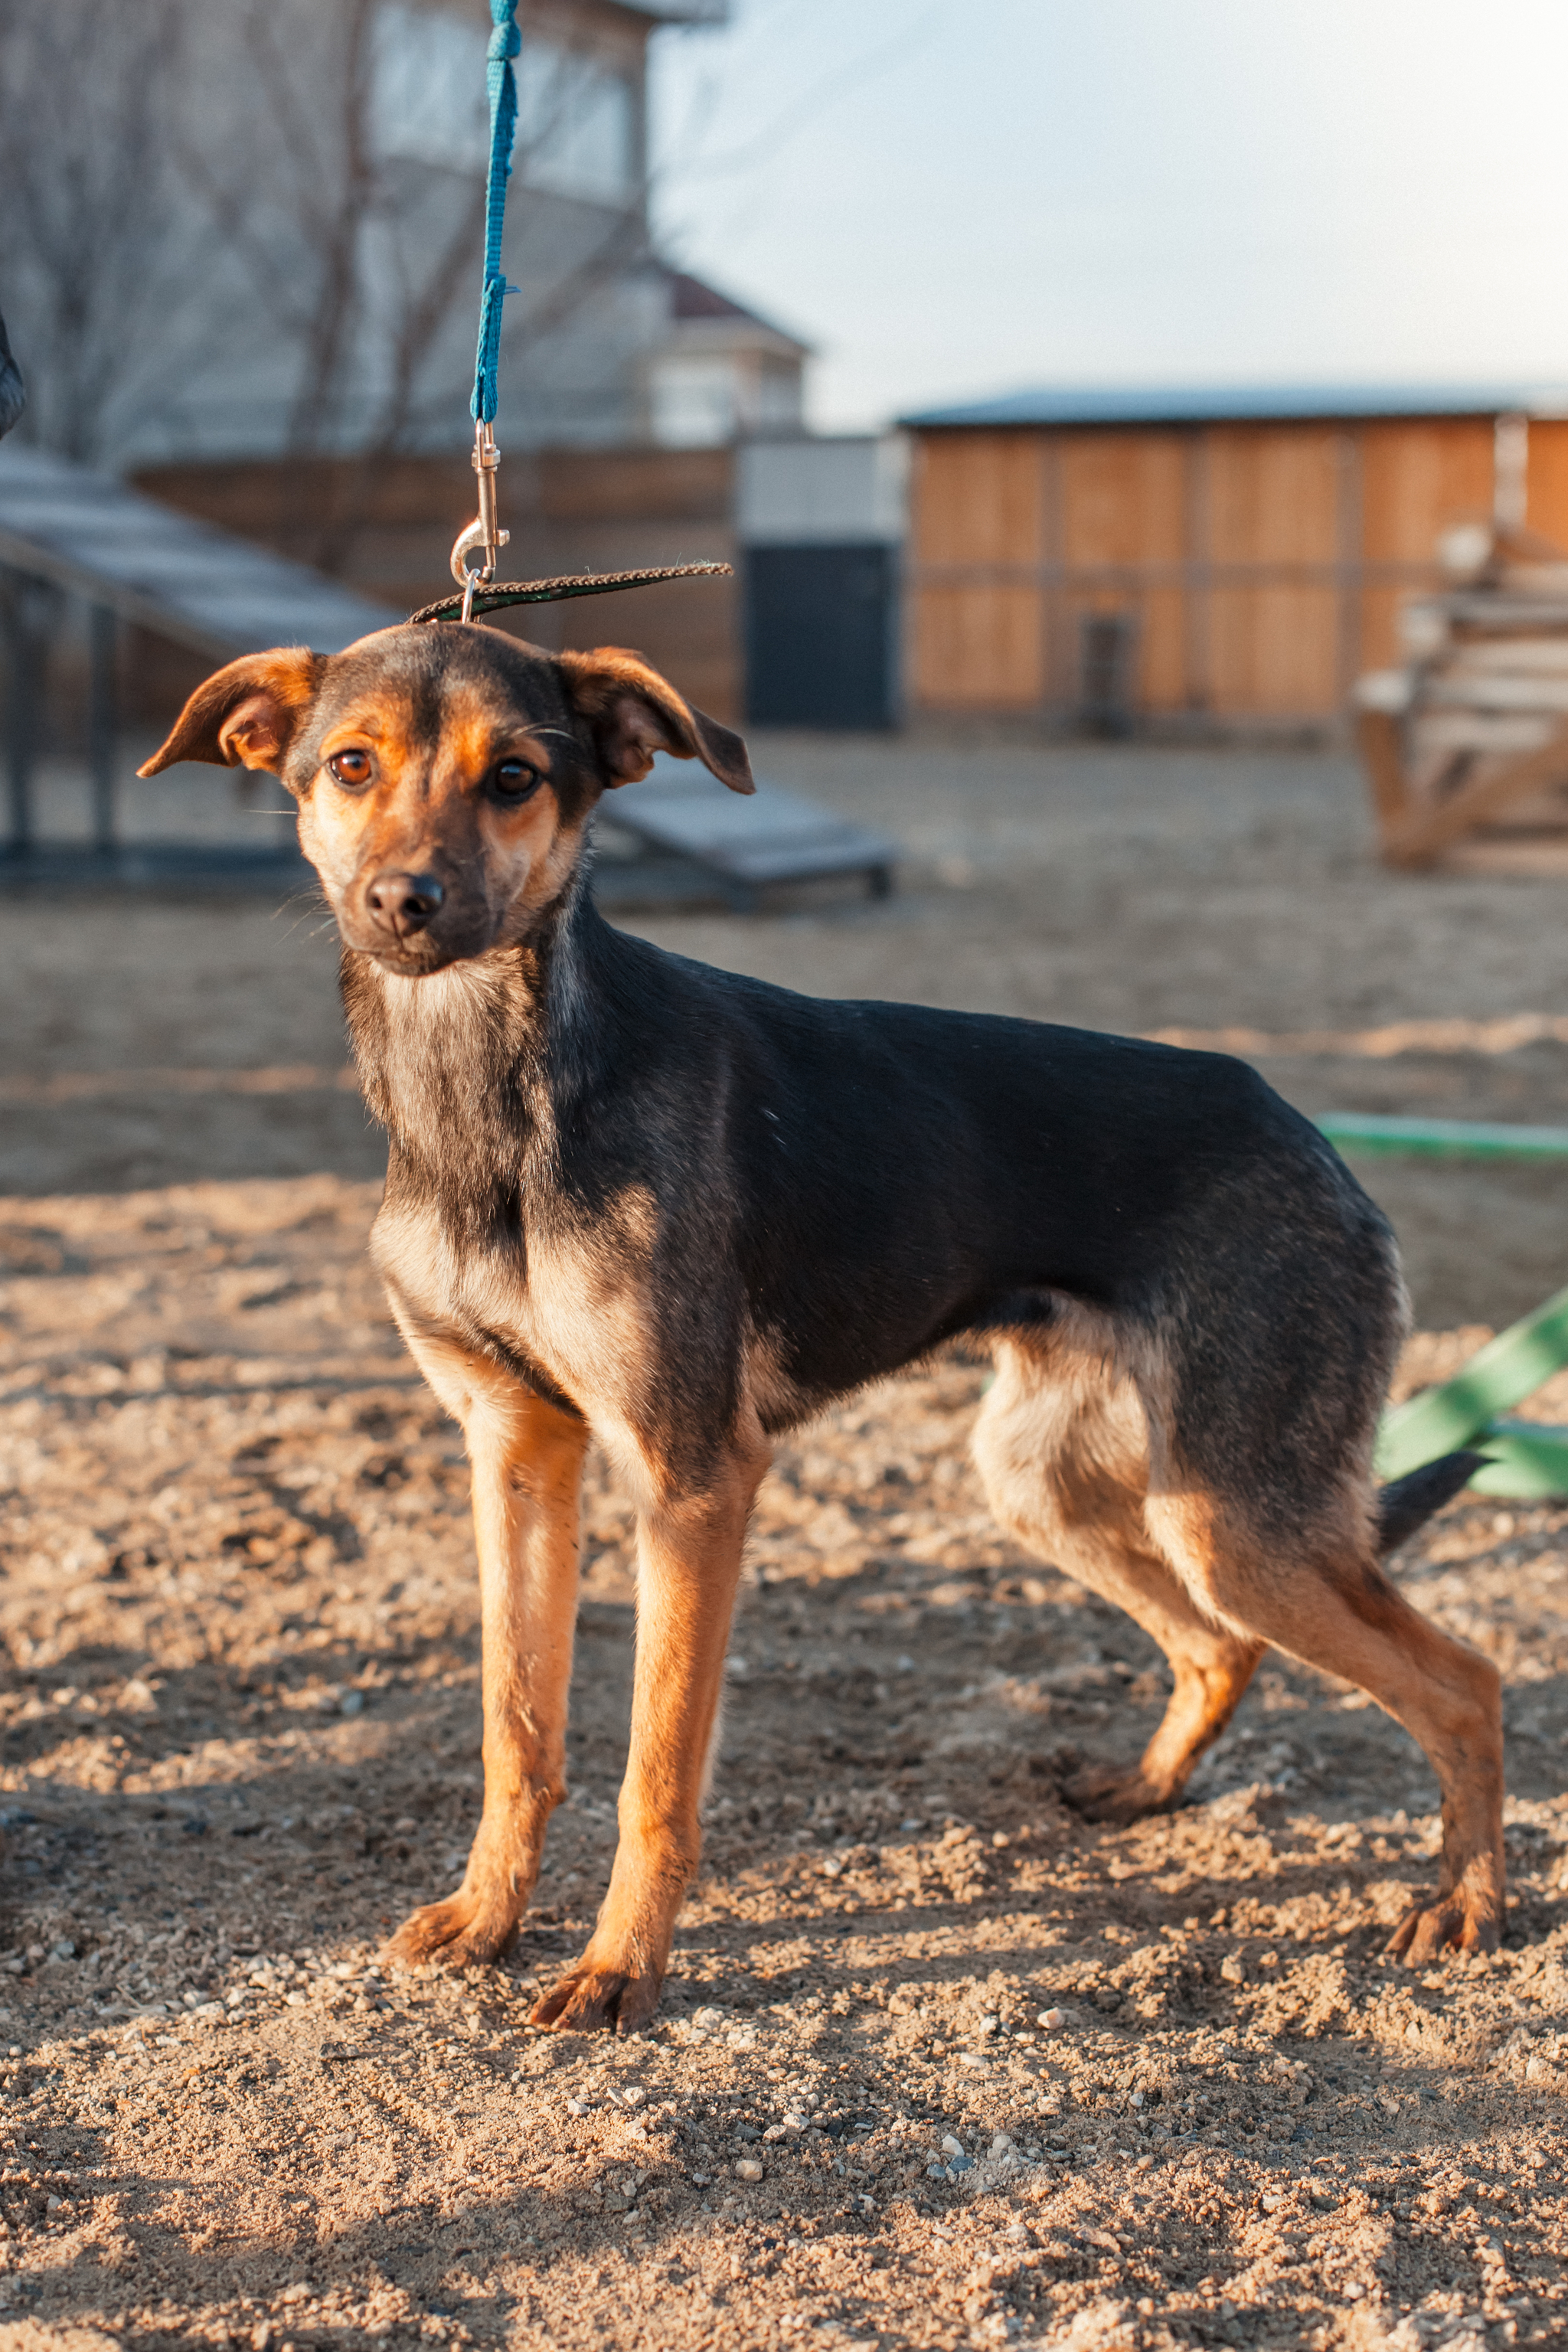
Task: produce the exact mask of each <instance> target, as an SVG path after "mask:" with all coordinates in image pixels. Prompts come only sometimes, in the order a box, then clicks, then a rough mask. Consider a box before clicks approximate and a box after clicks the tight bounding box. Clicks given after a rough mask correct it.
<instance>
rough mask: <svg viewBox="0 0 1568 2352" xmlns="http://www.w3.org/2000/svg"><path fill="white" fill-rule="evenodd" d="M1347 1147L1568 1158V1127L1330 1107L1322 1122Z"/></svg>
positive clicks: (1443, 1155)
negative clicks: (1493, 1123) (1497, 1123)
mask: <svg viewBox="0 0 1568 2352" xmlns="http://www.w3.org/2000/svg"><path fill="white" fill-rule="evenodd" d="M1317 1124H1318V1126H1319V1128H1320V1129H1321V1131H1322V1133H1323V1134H1324V1135H1326V1136H1327V1137H1328V1139H1329V1141H1330V1142H1331V1143H1333V1144H1337V1145H1338V1146H1339V1148H1340V1150H1342V1151H1405V1152H1416V1153H1419V1154H1421V1155H1422V1156H1423V1157H1424V1158H1432V1159H1442V1160H1563V1159H1568V1127H1489V1126H1488V1125H1487V1124H1486V1122H1485V1121H1484V1120H1481V1119H1471V1118H1379V1117H1378V1116H1377V1115H1376V1114H1375V1113H1373V1112H1372V1111H1360V1110H1330V1111H1325V1112H1324V1113H1323V1115H1322V1117H1321V1118H1320V1119H1319V1120H1318V1122H1317Z"/></svg>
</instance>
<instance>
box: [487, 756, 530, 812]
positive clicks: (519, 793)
mask: <svg viewBox="0 0 1568 2352" xmlns="http://www.w3.org/2000/svg"><path fill="white" fill-rule="evenodd" d="M539 783H540V774H539V771H538V769H537V768H531V767H530V766H529V765H528V763H527V761H523V760H501V761H498V762H497V764H496V765H495V767H493V768H492V769H491V770H490V790H491V792H493V793H494V794H495V796H496V798H497V799H498V800H502V801H509V802H510V803H512V805H513V806H514V807H515V806H516V804H517V803H518V802H519V801H525V800H527V798H528V796H529V794H530V793H532V792H536V791H537V790H538V788H539Z"/></svg>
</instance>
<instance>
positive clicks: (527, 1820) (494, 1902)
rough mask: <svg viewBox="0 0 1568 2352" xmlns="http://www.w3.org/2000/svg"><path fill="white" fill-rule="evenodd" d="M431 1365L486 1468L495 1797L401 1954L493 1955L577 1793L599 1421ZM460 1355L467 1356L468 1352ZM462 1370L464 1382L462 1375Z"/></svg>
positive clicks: (476, 1491) (488, 1731)
mask: <svg viewBox="0 0 1568 2352" xmlns="http://www.w3.org/2000/svg"><path fill="white" fill-rule="evenodd" d="M418 1352H419V1358H420V1364H421V1368H422V1370H424V1371H425V1372H426V1377H427V1378H429V1379H430V1381H431V1385H432V1386H433V1387H434V1388H435V1389H436V1391H437V1394H438V1395H439V1396H440V1397H441V1398H442V1400H443V1402H446V1403H448V1404H449V1405H450V1406H451V1409H452V1410H453V1411H454V1412H456V1413H457V1414H458V1418H459V1419H460V1420H461V1422H462V1423H463V1433H464V1435H465V1436H466V1438H467V1439H468V1458H469V1462H470V1464H471V1465H472V1477H473V1497H474V1536H475V1541H476V1545H477V1549H478V1551H479V1605H480V1613H481V1621H482V1628H483V1641H484V1663H483V1669H482V1676H483V1688H484V1759H485V1801H484V1811H483V1813H482V1815H481V1817H480V1821H479V1834H478V1836H477V1837H476V1838H475V1840H474V1843H473V1847H472V1850H471V1851H470V1853H469V1855H468V1869H467V1871H466V1872H465V1874H464V1877H463V1883H462V1885H461V1886H460V1887H459V1888H458V1892H457V1893H456V1895H451V1896H449V1897H448V1899H447V1901H446V1902H445V1903H431V1904H427V1905H426V1906H425V1907H424V1908H423V1909H422V1910H419V1911H416V1912H415V1913H414V1915H413V1916H412V1917H411V1918H409V1919H407V1920H405V1923H404V1925H403V1927H401V1928H400V1929H399V1931H398V1933H397V1934H396V1936H395V1937H394V1938H393V1941H392V1945H391V1950H392V1952H393V1954H394V1955H395V1957H396V1958H400V1959H405V1960H425V1959H430V1958H440V1959H441V1960H443V1961H445V1962H447V1963H450V1964H454V1965H457V1966H458V1967H460V1966H462V1965H463V1963H464V1962H466V1961H469V1960H490V1959H493V1958H495V1956H496V1954H497V1953H498V1952H499V1951H500V1949H501V1948H502V1946H503V1945H504V1944H505V1943H506V1942H507V1940H508V1938H509V1937H510V1935H511V1934H512V1931H513V1930H514V1928H515V1927H516V1926H517V1924H518V1921H519V1920H520V1919H521V1916H522V1915H523V1912H524V1911H525V1909H526V1908H527V1906H528V1898H529V1896H530V1895H531V1893H532V1891H533V1883H534V1880H535V1879H536V1878H537V1877H538V1875H539V1857H540V1852H541V1849H542V1846H543V1843H544V1832H545V1828H546V1825H547V1823H548V1822H549V1820H550V1816H551V1814H552V1812H553V1811H554V1810H555V1808H556V1806H557V1805H558V1804H559V1803H560V1802H561V1800H562V1798H563V1796H564V1795H565V1793H566V1706H567V1694H568V1690H569V1686H570V1685H571V1680H572V1636H573V1632H574V1626H575V1623H576V1613H577V1517H578V1499H579V1494H580V1490H581V1483H582V1473H583V1455H584V1451H585V1449H586V1447H587V1443H588V1432H587V1428H586V1425H585V1424H584V1423H583V1422H582V1421H580V1420H579V1419H577V1417H576V1416H575V1415H574V1414H571V1413H565V1412H560V1411H558V1410H557V1408H556V1407H555V1406H553V1405H550V1404H547V1403H545V1402H544V1401H543V1399H542V1398H541V1397H536V1396H532V1395H530V1394H529V1392H528V1391H526V1390H523V1389H521V1388H518V1387H516V1386H515V1385H514V1384H513V1383H512V1382H510V1381H506V1382H505V1383H504V1384H503V1383H502V1382H501V1381H500V1379H499V1378H498V1377H497V1376H496V1374H495V1373H494V1371H493V1370H491V1369H490V1368H489V1367H481V1366H477V1365H473V1364H470V1363H468V1362H467V1361H463V1362H461V1363H453V1362H449V1361H447V1360H446V1355H447V1351H445V1350H443V1351H441V1352H442V1359H443V1360H442V1361H440V1362H439V1363H438V1364H437V1363H434V1362H432V1361H431V1360H430V1357H431V1350H430V1349H429V1347H428V1345H427V1344H426V1345H425V1346H422V1347H421V1348H420V1349H419V1351H418ZM454 1353H455V1351H454ZM454 1375H457V1377H454Z"/></svg>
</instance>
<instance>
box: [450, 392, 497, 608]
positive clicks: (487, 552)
mask: <svg viewBox="0 0 1568 2352" xmlns="http://www.w3.org/2000/svg"><path fill="white" fill-rule="evenodd" d="M473 467H474V471H475V473H476V474H477V475H478V476H479V513H478V515H477V516H476V517H475V519H474V520H473V521H472V522H471V523H469V524H468V525H467V526H466V528H465V529H464V530H460V531H459V532H458V536H457V538H456V539H455V540H454V541H452V553H451V558H450V562H451V572H452V577H453V579H454V580H455V581H456V582H457V583H458V587H459V588H460V589H461V590H462V592H463V614H462V617H463V619H464V620H465V621H471V620H472V619H473V617H474V592H475V590H476V589H478V588H481V587H488V586H489V583H490V582H491V581H492V580H493V579H494V578H495V576H496V558H497V556H498V555H500V551H501V549H502V548H503V547H504V546H505V545H506V544H507V541H509V540H510V537H511V533H510V530H500V529H499V528H498V525H497V522H496V473H497V469H498V468H499V467H500V450H499V449H498V448H497V447H496V436H495V427H494V426H493V425H489V424H486V423H484V422H483V421H481V422H480V423H479V424H478V425H475V427H474V456H473ZM476 550H478V551H480V554H481V561H480V562H478V563H470V562H468V558H469V556H470V555H472V554H473V553H474V552H475V551H476Z"/></svg>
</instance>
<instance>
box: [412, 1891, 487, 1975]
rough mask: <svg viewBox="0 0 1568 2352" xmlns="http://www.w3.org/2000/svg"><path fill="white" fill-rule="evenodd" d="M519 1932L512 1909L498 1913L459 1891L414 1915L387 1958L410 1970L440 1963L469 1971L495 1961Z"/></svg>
mask: <svg viewBox="0 0 1568 2352" xmlns="http://www.w3.org/2000/svg"><path fill="white" fill-rule="evenodd" d="M516 1930H517V1917H516V1915H515V1913H514V1912H512V1911H511V1910H510V1906H509V1907H508V1908H507V1909H506V1910H498V1909H497V1908H496V1907H495V1906H491V1905H487V1904H486V1903H485V1902H484V1900H483V1898H482V1897H481V1896H479V1895H470V1894H468V1891H467V1889H466V1888H460V1889H459V1890H458V1893H457V1894H456V1895H452V1896H451V1897H450V1898H449V1899H448V1900H447V1902H445V1903H426V1904H423V1905H422V1906H420V1908H419V1909H418V1910H417V1911H415V1912H413V1913H411V1914H410V1916H408V1917H407V1918H406V1919H405V1921H404V1923H403V1925H402V1927H399V1929H398V1931H397V1933H396V1935H395V1936H394V1937H393V1938H392V1940H391V1942H390V1943H389V1944H388V1945H387V1947H386V1956H387V1958H388V1959H393V1960H402V1961H404V1962H405V1963H406V1964H408V1965H409V1966H414V1965H416V1963H417V1962H419V1961H421V1960H439V1961H440V1963H441V1965H442V1967H443V1968H448V1969H464V1968H469V1967H472V1966H474V1965H475V1964H476V1963H482V1962H484V1961H486V1960H493V1959H495V1958H497V1956H498V1955H499V1954H500V1952H502V1951H504V1950H505V1948H506V1947H507V1945H508V1944H509V1943H510V1941H511V1938H512V1937H513V1935H514V1934H515V1933H516Z"/></svg>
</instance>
